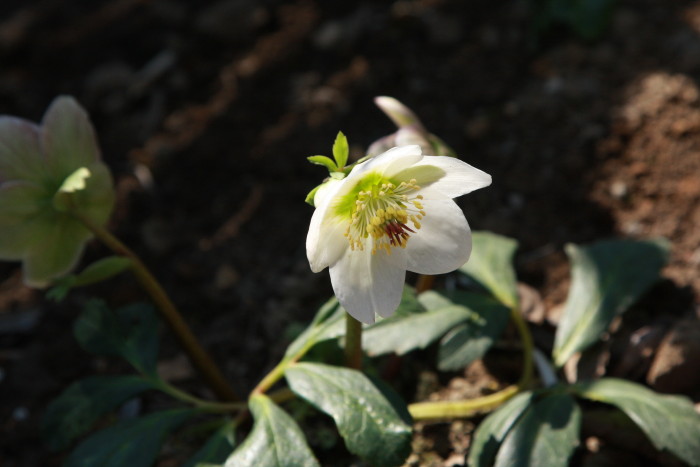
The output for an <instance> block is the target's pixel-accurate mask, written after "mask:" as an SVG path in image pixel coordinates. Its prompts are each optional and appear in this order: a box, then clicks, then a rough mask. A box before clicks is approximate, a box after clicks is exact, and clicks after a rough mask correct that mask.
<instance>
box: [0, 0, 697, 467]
mask: <svg viewBox="0 0 700 467" xmlns="http://www.w3.org/2000/svg"><path fill="white" fill-rule="evenodd" d="M531 25H532V14H531V12H530V10H529V9H528V8H527V5H525V4H524V3H523V2H519V1H515V0H501V1H487V0H478V1H469V2H462V1H457V0H402V1H395V2H389V1H383V2H371V1H360V2H321V1H313V0H307V1H303V0H300V1H282V0H257V1H256V0H219V1H201V2H188V1H186V0H100V1H97V0H90V1H87V0H81V1H71V2H65V1H62V0H37V1H32V2H27V1H23V0H4V1H3V2H2V5H0V113H2V114H12V115H17V116H21V117H23V118H27V119H31V120H35V121H38V120H39V119H40V118H41V115H42V113H43V111H44V109H45V108H46V107H47V106H48V104H49V102H50V101H51V99H52V98H53V97H54V96H56V95H58V94H71V95H74V96H76V97H77V98H78V99H79V100H80V102H81V103H82V104H83V105H84V106H85V107H86V108H87V109H88V110H89V112H90V114H91V116H92V119H93V121H94V124H95V126H96V128H97V131H98V134H99V137H100V142H101V146H102V151H103V157H104V159H105V160H106V162H107V163H108V165H109V166H110V167H111V168H112V170H113V172H114V174H115V179H116V185H117V190H118V195H119V196H118V207H117V209H116V212H115V214H114V216H113V219H112V221H111V228H112V230H113V231H114V232H115V233H116V234H117V235H118V236H119V237H120V238H122V239H123V240H124V241H125V242H126V243H127V244H129V245H130V246H131V247H132V248H133V249H134V250H135V251H137V252H138V253H139V254H141V255H142V256H143V258H144V260H145V262H146V263H147V264H149V265H150V266H151V267H152V269H153V271H154V273H155V274H156V276H157V277H159V278H160V279H161V280H162V282H163V284H164V285H165V287H166V289H168V290H169V292H170V293H171V295H172V298H173V300H174V301H175V302H176V303H177V304H178V306H179V307H180V308H181V310H182V311H183V313H184V315H185V317H186V319H187V320H188V321H189V323H190V324H191V326H192V327H193V329H194V331H195V333H196V334H197V335H198V336H200V337H201V340H202V342H203V344H204V345H205V347H207V348H208V349H209V350H211V352H212V354H213V356H214V357H215V359H216V360H217V361H218V362H219V363H220V364H221V365H222V367H223V368H224V371H225V373H226V376H227V377H228V378H229V379H230V380H231V381H232V382H233V384H234V386H235V388H236V389H237V390H238V392H240V393H242V394H245V393H246V392H247V391H249V390H250V389H251V388H252V386H253V385H254V384H255V383H256V382H257V381H258V380H259V378H260V377H261V376H262V375H263V374H264V372H265V371H266V369H269V368H270V367H271V366H272V365H273V364H274V363H275V362H276V361H277V360H278V358H279V357H280V355H281V352H282V351H283V349H284V347H285V345H286V341H285V340H284V338H283V336H284V333H285V330H286V329H287V328H288V327H289V325H290V324H292V323H294V322H306V321H308V320H309V319H310V317H311V316H312V315H313V313H314V312H315V310H316V308H317V306H318V305H319V304H320V303H321V302H322V301H324V300H325V299H326V298H327V297H329V296H330V295H331V293H332V291H331V288H330V283H329V280H328V276H327V273H322V274H317V275H315V274H313V273H311V272H310V270H309V267H308V263H307V260H306V255H305V247H304V241H305V235H306V229H307V225H308V221H309V219H310V216H311V212H312V210H311V208H310V207H309V206H307V205H305V204H304V202H303V200H304V197H305V195H306V193H307V192H308V191H309V190H310V189H311V188H312V187H313V186H315V184H317V183H318V181H319V179H320V178H321V177H322V176H323V171H322V170H321V169H320V168H318V167H315V166H311V165H310V164H308V163H307V162H306V160H305V158H306V156H308V155H312V154H324V153H326V154H328V153H329V152H330V147H331V145H332V142H333V139H334V137H335V134H336V133H337V131H338V130H342V131H343V132H344V133H345V134H346V135H348V137H349V139H350V143H351V149H352V153H353V155H354V156H355V157H359V156H360V155H362V152H363V150H364V148H366V147H367V146H368V145H369V144H370V143H371V142H373V141H374V140H375V139H377V138H379V137H381V136H384V135H385V134H388V133H390V132H391V131H393V128H392V125H391V123H390V121H389V120H388V119H387V118H386V117H385V116H384V115H383V114H382V113H381V112H380V111H379V110H378V109H377V108H376V107H374V105H373V102H372V98H373V97H374V96H377V95H390V96H394V97H396V98H398V99H399V100H401V101H403V102H404V103H406V104H407V105H408V106H410V107H411V108H412V109H414V110H415V111H416V113H417V114H418V115H420V116H421V118H422V120H423V121H424V123H425V124H426V126H428V128H429V129H430V130H431V131H433V132H435V133H436V134H438V135H440V136H441V137H442V138H443V139H444V140H446V141H448V142H449V143H450V145H451V146H453V147H454V149H455V150H456V151H457V153H458V154H460V157H461V158H462V159H464V160H466V161H468V162H469V163H470V164H472V165H474V166H476V167H479V168H481V169H483V170H485V171H486V172H488V173H490V174H491V175H492V176H493V180H494V183H493V185H492V186H491V187H489V188H487V189H484V190H480V191H478V192H475V193H473V194H471V195H469V196H467V197H465V198H463V199H461V200H460V203H461V205H462V206H463V207H464V209H465V212H466V213H467V216H468V219H469V221H470V224H471V225H472V227H473V228H474V229H478V230H491V231H494V232H497V233H500V234H503V235H507V236H511V237H514V238H516V239H518V241H519V242H520V250H519V255H518V258H517V268H518V273H519V277H520V279H521V281H523V282H525V283H527V284H529V285H530V286H532V287H533V288H534V289H535V291H536V293H535V297H536V298H538V295H537V293H539V294H540V295H541V299H542V303H543V305H544V309H545V310H546V313H545V315H546V317H547V320H545V321H542V320H540V322H541V323H542V324H535V325H534V330H535V334H536V336H540V338H538V342H539V343H540V344H541V345H543V346H544V350H547V349H546V346H547V345H551V336H552V327H551V326H550V324H548V322H549V323H552V322H556V310H557V309H558V305H560V304H561V303H562V302H563V301H564V300H565V298H566V292H567V290H568V280H569V279H568V263H567V260H566V256H565V255H564V253H563V246H564V244H566V243H567V242H574V243H586V242H591V241H595V240H598V239H602V238H608V237H628V238H646V237H655V236H663V237H666V238H668V239H669V240H670V242H671V245H672V259H671V262H670V264H669V266H668V267H667V268H666V270H665V271H664V277H665V278H666V280H665V281H664V282H662V283H661V284H660V285H659V286H657V287H655V288H654V289H653V290H652V291H651V292H650V293H649V294H648V296H647V297H645V298H644V299H643V301H642V303H641V304H640V305H639V306H638V307H636V308H635V310H637V313H636V314H632V315H631V317H630V318H627V316H626V318H625V321H624V323H623V325H622V326H621V327H619V330H618V332H617V337H618V340H617V342H618V344H617V347H615V345H612V344H610V345H608V347H607V352H608V356H609V357H610V353H612V356H611V357H610V358H609V360H610V362H611V363H610V364H609V365H607V366H605V365H604V368H602V369H599V370H600V371H599V374H600V372H605V373H607V374H615V375H616V376H622V377H629V378H632V379H636V380H638V381H647V382H648V383H649V384H652V385H654V384H656V385H657V386H658V380H659V377H658V374H662V375H666V374H667V373H668V371H670V372H671V373H672V370H673V368H671V369H668V368H667V370H668V371H667V373H664V372H663V368H662V369H661V370H659V369H658V367H659V366H662V367H663V363H664V362H661V363H659V362H656V361H653V360H654V357H653V354H654V350H655V349H656V345H659V343H660V342H662V340H663V336H664V335H666V332H667V331H668V330H673V329H674V326H676V327H677V323H691V324H690V326H695V327H697V321H698V319H699V318H700V306H699V303H700V301H699V300H698V297H699V296H700V274H698V272H699V271H700V88H699V86H700V4H699V3H698V2H695V1H686V0H621V1H619V2H618V6H617V8H616V9H615V12H614V15H613V17H612V20H611V23H610V26H609V28H608V29H607V31H606V32H605V33H604V35H603V36H602V37H601V38H600V39H599V40H596V41H592V42H586V41H582V40H580V39H577V38H576V37H575V36H573V35H572V34H571V33H570V32H569V31H567V30H566V29H564V28H562V29H554V30H552V31H551V32H550V34H548V35H547V36H546V37H544V38H543V39H542V40H540V41H539V43H538V45H537V46H535V45H534V44H535V41H534V40H533V35H532V32H531V31H532V28H531ZM106 253H107V252H106V250H105V249H104V248H103V247H102V246H100V245H98V244H96V243H95V244H92V245H91V246H90V247H89V249H88V251H87V254H86V258H85V262H86V264H87V262H88V261H90V260H94V259H96V258H98V257H100V256H102V255H104V254H106ZM94 295H102V296H105V297H106V298H107V299H108V300H109V301H110V302H112V303H114V304H120V303H128V302H131V301H134V300H139V299H142V298H143V295H142V293H141V292H140V290H139V289H138V287H137V286H136V283H135V282H134V281H132V280H131V279H130V278H129V277H126V276H125V277H120V278H118V279H115V280H113V281H111V282H109V283H108V284H106V285H101V286H95V287H92V288H90V289H86V290H84V291H79V292H76V293H74V294H72V295H71V297H70V298H69V299H68V300H67V301H65V302H63V303H61V304H55V303H52V302H48V301H46V300H45V299H44V298H42V294H41V293H40V292H36V291H32V290H30V289H28V288H26V287H24V286H23V285H22V283H21V275H20V270H19V267H18V265H17V264H9V263H3V264H1V265H0V465H2V466H3V467H19V466H21V467H25V466H53V465H58V464H59V462H60V460H61V458H62V455H61V454H60V453H59V454H50V453H48V451H47V450H46V449H45V448H44V447H42V442H41V439H40V434H39V429H38V426H39V423H40V419H41V415H42V412H43V410H44V408H45V407H46V404H47V403H48V401H50V400H51V398H53V397H55V396H56V395H57V394H58V393H59V392H60V391H61V390H62V389H63V388H65V387H66V386H67V385H68V384H69V383H70V382H71V381H74V380H75V379H77V378H80V377H84V376H87V375H90V374H95V373H100V372H114V371H118V370H119V367H117V366H115V364H114V363H113V362H111V361H106V360H101V359H95V358H92V357H88V356H87V355H86V354H85V353H83V352H82V351H81V350H80V349H79V348H78V346H77V344H76V343H75V342H74V340H73V338H72V334H71V326H72V322H73V321H74V319H75V317H76V316H77V315H78V314H79V312H80V305H81V303H83V302H84V300H85V299H86V298H87V297H89V296H94ZM684 326H685V325H684ZM644 330H647V331H648V332H650V333H651V334H650V335H652V336H656V337H655V338H654V339H650V340H648V341H645V342H653V343H654V345H651V344H650V345H651V347H650V349H651V350H650V352H651V353H649V352H647V353H646V354H643V352H642V351H641V350H640V349H639V348H638V347H633V346H631V344H630V346H627V347H626V346H625V343H626V342H627V339H631V336H634V335H637V336H639V335H640V334H639V333H640V332H641V333H642V334H643V335H644V336H647V334H644V332H646V331H644ZM643 331H644V332H643ZM654 333H655V334H654ZM163 338H164V343H163V351H162V364H161V369H162V371H163V372H164V373H165V374H167V375H169V376H170V378H171V379H172V380H173V381H175V382H176V383H177V384H178V385H181V386H183V387H186V388H189V389H191V390H193V391H195V392H198V393H199V394H202V395H206V394H207V392H206V389H204V388H202V387H201V386H200V385H199V384H198V383H197V380H196V377H195V375H194V374H193V372H192V371H191V370H190V368H189V366H188V365H187V363H186V362H184V361H183V357H182V355H181V353H180V351H179V350H178V348H177V347H176V345H175V343H174V341H173V340H172V337H171V336H170V335H169V334H167V332H164V333H163ZM666 340H668V338H667V339H666ZM613 341H615V340H614V339H613ZM630 342H632V340H630ZM635 342H637V341H635ZM662 345H663V344H662ZM616 352H617V353H616ZM635 352H637V353H635ZM628 353H629V354H631V355H633V356H634V355H638V356H639V359H640V360H639V361H635V360H633V362H636V363H634V364H631V363H629V362H627V363H625V364H624V365H623V363H622V360H624V359H623V358H622V356H625V357H626V356H627V354H628ZM686 357H687V358H686V359H685V360H688V361H685V360H683V361H682V362H681V363H682V364H684V365H690V367H689V368H690V370H688V367H687V366H686V367H684V368H685V369H686V370H685V371H695V373H696V374H700V369H699V366H700V363H699V362H698V358H699V357H698V353H697V352H696V354H695V355H694V356H686ZM411 358H414V359H418V360H420V359H423V363H422V366H423V367H425V368H430V367H431V365H432V364H431V362H429V361H428V356H427V355H425V354H422V355H415V356H412V357H411ZM496 360H498V359H496ZM640 362H641V363H640ZM614 364H616V365H617V366H615V365H614ZM625 365H626V366H625ZM640 365H641V366H640ZM693 365H695V366H694V367H693ZM501 366H502V365H501ZM652 366H655V368H657V369H656V370H654V371H655V372H656V373H654V374H650V373H648V370H649V369H650V367H652ZM671 366H672V365H671ZM491 367H494V368H498V367H499V364H498V363H497V362H496V363H495V364H493V365H491V366H490V365H485V366H484V365H483V364H482V363H479V366H477V367H470V368H469V369H467V370H466V371H465V374H463V375H451V376H449V375H448V376H445V375H443V376H440V377H439V378H435V387H434V392H435V393H436V394H437V397H452V396H451V395H450V394H451V393H454V391H458V392H459V391H462V393H463V394H470V395H472V396H473V395H474V393H475V392H476V393H479V391H480V390H481V389H484V388H491V389H493V387H492V386H495V387H497V386H498V385H502V384H508V383H510V382H512V381H513V379H510V380H507V379H499V378H498V377H496V378H495V379H494V376H493V374H496V375H502V374H503V372H500V373H499V372H497V371H494V370H493V369H492V368H491ZM693 368H694V370H693ZM632 370H634V371H632ZM659 372H661V373H659ZM507 373H508V372H506V374H507ZM687 374H689V373H687ZM478 375H482V376H481V377H479V376H478ZM428 377H434V375H433V376H430V374H428ZM452 377H454V378H452ZM513 378H517V374H516V376H514V377H513ZM662 379H663V378H662ZM676 379H678V378H676ZM664 381H666V383H664V384H667V382H668V379H666V380H664ZM658 388H659V389H663V390H665V391H667V392H682V393H685V394H687V395H689V396H691V397H694V398H695V401H696V402H697V401H698V397H699V396H700V381H698V382H697V383H696V384H695V385H690V386H688V385H687V384H686V386H682V385H681V386H678V385H676V386H674V385H673V384H670V386H669V385H668V384H667V385H666V386H663V387H658ZM452 395H454V394H452ZM409 397H410V395H409ZM476 421H478V420H472V421H458V422H454V423H452V424H443V425H428V426H425V425H421V426H418V427H417V428H418V429H417V433H418V435H417V437H416V443H415V450H416V452H415V453H414V455H413V456H412V457H411V461H410V462H411V463H410V465H435V466H439V465H462V464H461V462H463V453H464V452H465V451H466V449H467V448H468V445H469V436H470V433H471V431H472V430H473V427H474V423H473V422H476ZM586 433H587V432H584V437H585V439H586V442H585V443H584V445H583V446H582V448H581V449H580V453H579V455H577V460H576V462H577V463H585V462H598V464H589V465H602V464H601V463H605V462H612V461H615V460H617V459H622V460H623V461H624V462H627V463H628V464H630V465H638V464H636V462H642V463H644V462H657V463H660V464H662V465H676V464H675V463H674V461H673V460H670V459H668V458H666V457H664V458H656V457H654V456H655V454H653V450H644V449H642V450H640V451H639V452H635V443H637V441H634V436H633V435H630V436H631V438H630V439H633V441H632V442H629V439H627V444H625V440H622V441H620V442H615V440H614V439H613V441H610V442H609V443H608V444H607V445H606V444H605V441H603V445H602V446H603V447H602V448H601V441H600V439H603V440H605V439H607V438H605V436H606V434H605V433H599V432H595V431H594V432H592V433H588V434H586ZM613 435H614V434H612V435H611V434H610V433H608V436H612V437H613V438H615V437H614V436H613ZM618 438H620V437H619V436H618ZM618 441H619V440H618ZM641 443H644V441H641ZM637 445H639V444H638V443H637ZM649 452H651V454H649ZM596 456H597V457H596ZM601 456H602V458H601ZM645 456H646V457H645ZM640 459H641V460H640ZM164 465H176V461H173V460H172V459H171V460H170V463H167V462H166V461H164ZM648 465H651V464H648Z"/></svg>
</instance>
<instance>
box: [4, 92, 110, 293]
mask: <svg viewBox="0 0 700 467" xmlns="http://www.w3.org/2000/svg"><path fill="white" fill-rule="evenodd" d="M113 205H114V189H113V185H112V177H111V175H110V173H109V169H108V168H107V166H105V165H104V164H103V163H102V162H101V161H100V151H99V148H98V146H97V140H96V138H95V132H94V131H93V128H92V125H91V124H90V121H89V120H88V116H87V114H86V113H85V111H84V110H83V109H82V108H81V107H80V105H79V104H78V103H77V102H76V101H75V100H74V99H73V98H71V97H65V96H61V97H58V98H56V99H55V100H54V101H53V102H52V103H51V106H50V107H49V109H48V110H47V111H46V113H45V114H44V118H43V120H42V122H41V125H40V126H37V125H35V124H34V123H32V122H29V121H26V120H23V119H20V118H15V117H11V116H0V259H4V260H20V261H22V263H23V269H24V281H25V283H26V284H28V285H31V286H34V287H44V286H46V285H48V284H49V283H50V282H51V281H52V280H53V279H55V278H57V277H60V276H62V275H64V274H66V273H67V272H68V271H70V270H71V269H72V268H73V267H74V266H75V264H76V263H77V261H78V259H79V258H80V255H81V253H82V251H83V248H84V246H85V242H86V241H87V240H89V239H90V238H91V236H92V234H91V233H90V231H89V230H88V229H87V228H85V226H84V225H83V223H82V222H81V221H79V220H77V219H76V217H75V216H74V214H73V213H78V214H79V215H81V216H84V217H85V218H86V219H88V220H89V221H91V222H93V223H95V224H97V225H102V224H104V223H105V222H106V221H107V219H108V218H109V215H110V213H111V211H112V207H113Z"/></svg>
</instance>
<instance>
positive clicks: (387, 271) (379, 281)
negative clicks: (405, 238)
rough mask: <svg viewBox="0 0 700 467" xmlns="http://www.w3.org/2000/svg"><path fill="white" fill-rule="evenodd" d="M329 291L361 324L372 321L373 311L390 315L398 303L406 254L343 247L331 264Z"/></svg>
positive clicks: (400, 251)
mask: <svg viewBox="0 0 700 467" xmlns="http://www.w3.org/2000/svg"><path fill="white" fill-rule="evenodd" d="M330 274H331V283H332V284H333V291H334V292H335V295H336V297H337V298H338V301H339V302H340V304H341V305H343V308H345V309H346V310H347V312H348V313H350V314H351V315H352V316H353V317H354V318H355V319H357V320H358V321H362V322H363V323H367V324H371V323H373V322H374V315H375V313H376V314H378V315H380V316H390V315H391V314H392V313H393V312H394V311H395V310H396V308H397V307H398V306H399V303H400V302H401V293H402V291H403V284H404V280H405V277H406V256H405V255H404V253H403V250H401V249H399V250H397V251H395V252H392V254H391V255H388V254H387V253H386V252H383V251H382V252H378V253H377V254H374V255H372V254H369V253H368V252H366V251H365V252H360V251H351V250H349V249H348V250H346V252H345V254H344V255H343V256H342V257H341V258H340V260H339V261H338V262H337V263H335V264H334V265H332V266H331V268H330Z"/></svg>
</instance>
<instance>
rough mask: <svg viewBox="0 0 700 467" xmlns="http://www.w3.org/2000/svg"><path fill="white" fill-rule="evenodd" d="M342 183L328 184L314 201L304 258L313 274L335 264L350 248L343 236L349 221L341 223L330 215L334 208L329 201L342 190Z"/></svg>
mask: <svg viewBox="0 0 700 467" xmlns="http://www.w3.org/2000/svg"><path fill="white" fill-rule="evenodd" d="M343 182H344V180H343V181H339V182H338V183H333V184H330V185H329V186H328V188H327V189H326V190H325V191H324V193H323V194H322V195H321V196H320V197H319V196H316V198H315V200H314V203H315V204H316V210H315V211H314V214H313V216H311V223H310V225H309V233H308V234H307V235H306V256H307V258H308V259H309V264H310V265H311V270H312V271H313V272H320V271H322V270H323V269H325V268H327V267H328V266H330V265H331V264H333V263H335V262H336V261H338V259H339V258H340V256H341V255H342V254H343V252H345V250H346V249H349V248H350V244H349V243H348V239H347V238H346V237H345V235H344V234H345V230H346V229H347V226H348V224H347V222H349V220H347V221H345V222H343V219H341V218H338V217H336V216H333V215H332V213H331V209H332V207H333V206H334V204H333V203H332V202H331V201H333V199H334V198H335V197H336V196H337V194H338V191H340V190H341V189H343V185H344V183H343ZM319 191H320V190H319Z"/></svg>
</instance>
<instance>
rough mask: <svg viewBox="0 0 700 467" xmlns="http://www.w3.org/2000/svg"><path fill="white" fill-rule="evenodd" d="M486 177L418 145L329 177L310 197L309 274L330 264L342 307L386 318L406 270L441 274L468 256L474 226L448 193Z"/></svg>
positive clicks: (485, 181) (363, 316)
mask: <svg viewBox="0 0 700 467" xmlns="http://www.w3.org/2000/svg"><path fill="white" fill-rule="evenodd" d="M490 184H491V176H490V175H488V174H486V173H484V172H482V171H481V170H479V169H476V168H474V167H472V166H470V165H469V164H467V163H465V162H462V161H460V160H459V159H455V158H452V157H444V156H423V154H422V151H421V148H420V146H401V147H396V148H393V149H390V150H389V151H386V152H385V153H382V154H380V155H378V156H376V157H373V158H372V159H370V160H368V161H367V162H364V163H362V164H358V165H356V166H355V167H354V168H353V170H352V172H350V174H349V175H348V176H347V177H346V178H344V179H342V180H332V181H330V182H328V184H327V185H326V186H324V188H323V189H322V190H319V191H318V193H317V196H316V198H315V205H316V211H315V212H314V214H313V217H312V218H311V225H310V227H309V234H308V236H307V238H306V253H307V256H308V258H309V263H310V264H311V269H312V270H313V271H314V272H320V271H322V270H323V269H324V268H326V267H329V268H330V275H331V283H332V284H333V290H334V291H335V294H336V296H337V297H338V300H339V301H340V303H341V305H343V307H344V308H345V309H346V310H347V311H348V312H349V313H350V314H351V315H352V316H354V317H355V318H356V319H357V320H359V321H362V322H364V323H373V322H374V315H375V313H377V314H379V315H380V316H383V317H387V316H390V315H391V314H392V313H393V312H394V310H396V308H397V307H398V305H399V302H400V301H401V292H402V290H403V284H404V279H405V275H406V271H407V270H408V271H413V272H416V273H419V274H443V273H446V272H450V271H453V270H455V269H457V268H458V267H460V266H461V265H463V264H464V263H466V262H467V260H468V259H469V255H470V253H471V243H472V242H471V231H470V230H469V224H467V220H466V219H465V218H464V214H463V213H462V210H461V209H460V208H459V207H458V206H457V204H455V202H454V201H453V200H452V198H455V197H457V196H461V195H464V194H466V193H469V192H471V191H474V190H476V189H479V188H483V187H485V186H488V185H490Z"/></svg>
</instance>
